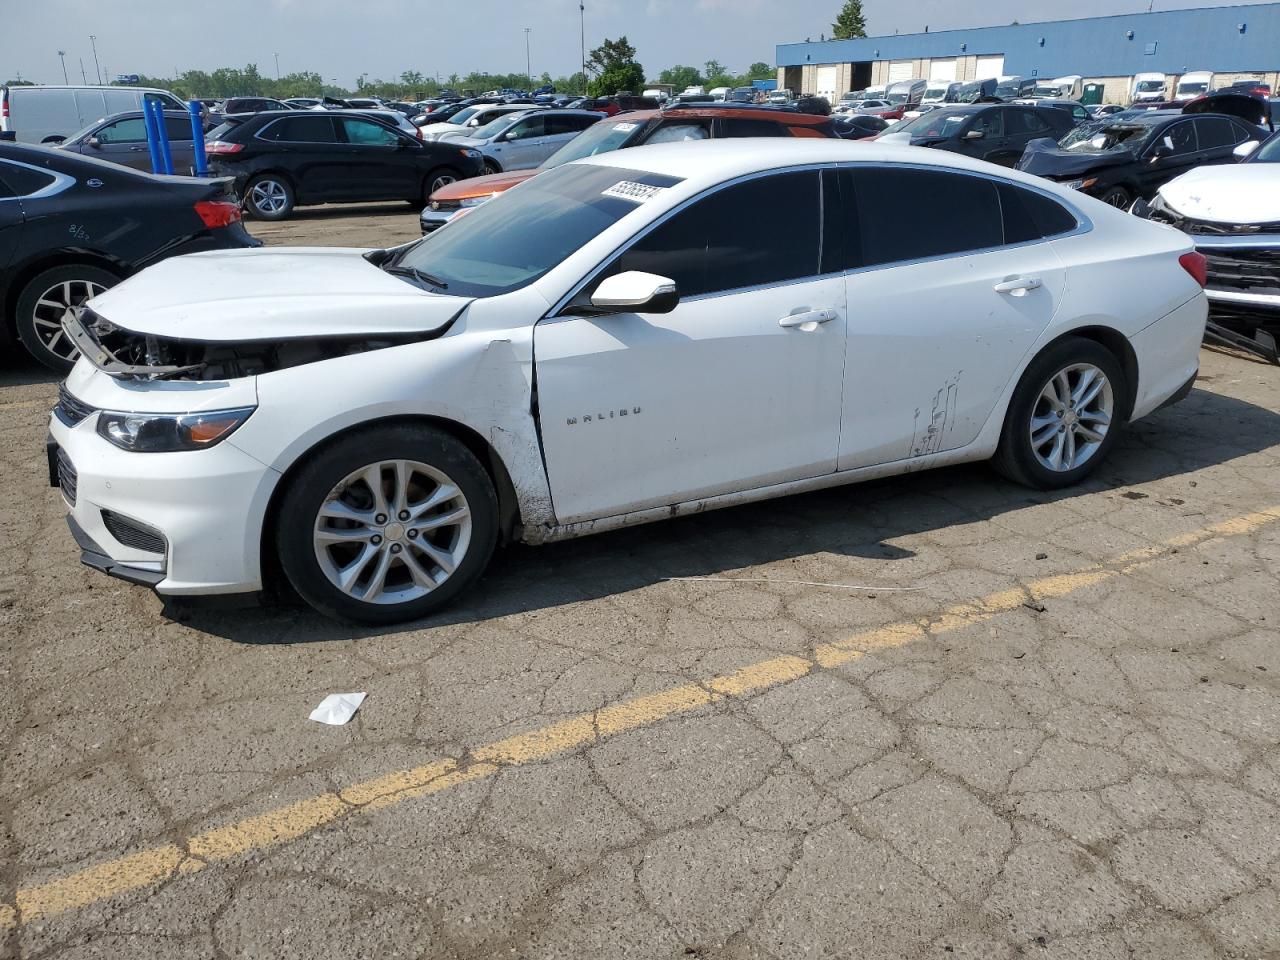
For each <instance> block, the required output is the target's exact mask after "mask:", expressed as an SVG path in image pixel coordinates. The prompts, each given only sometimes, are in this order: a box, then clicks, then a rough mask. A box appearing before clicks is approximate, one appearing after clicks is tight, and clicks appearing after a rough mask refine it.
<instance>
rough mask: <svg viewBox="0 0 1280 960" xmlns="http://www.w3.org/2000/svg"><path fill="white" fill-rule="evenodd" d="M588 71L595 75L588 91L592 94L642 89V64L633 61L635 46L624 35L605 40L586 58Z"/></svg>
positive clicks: (605, 95)
mask: <svg viewBox="0 0 1280 960" xmlns="http://www.w3.org/2000/svg"><path fill="white" fill-rule="evenodd" d="M587 70H588V71H590V72H591V73H594V74H595V79H594V80H592V81H591V84H590V88H589V89H590V91H591V95H592V96H593V97H607V96H610V95H611V94H615V93H619V92H621V91H624V90H629V91H630V92H631V93H639V92H640V91H641V90H643V89H644V67H642V66H640V64H639V63H637V62H636V48H635V47H633V46H632V45H631V43H630V41H628V40H627V38H626V37H619V38H618V39H617V40H608V39H606V40H605V41H604V43H602V44H600V46H598V47H596V48H595V49H594V50H592V51H591V55H590V56H588V57H587Z"/></svg>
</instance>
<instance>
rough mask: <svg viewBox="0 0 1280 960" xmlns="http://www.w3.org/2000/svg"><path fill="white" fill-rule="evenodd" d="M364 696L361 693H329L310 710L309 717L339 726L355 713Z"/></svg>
mask: <svg viewBox="0 0 1280 960" xmlns="http://www.w3.org/2000/svg"><path fill="white" fill-rule="evenodd" d="M364 698H365V695H364V694H363V693H331V694H329V695H328V696H327V697H325V698H324V699H323V700H321V701H320V706H318V707H316V708H315V709H314V710H312V711H311V719H312V720H317V721H319V722H320V723H327V724H330V725H332V726H335V727H340V726H342V725H343V724H344V723H346V722H347V721H348V720H350V719H351V718H352V717H354V716H355V715H356V711H357V710H359V709H360V704H362V703H364Z"/></svg>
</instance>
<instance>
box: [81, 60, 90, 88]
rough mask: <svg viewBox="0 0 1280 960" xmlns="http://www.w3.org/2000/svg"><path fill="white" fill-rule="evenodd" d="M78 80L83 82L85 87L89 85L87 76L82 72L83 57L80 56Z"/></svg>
mask: <svg viewBox="0 0 1280 960" xmlns="http://www.w3.org/2000/svg"><path fill="white" fill-rule="evenodd" d="M80 82H81V83H83V84H84V85H85V86H86V87H87V86H88V85H89V77H88V75H87V74H86V73H85V72H84V57H81V58H80Z"/></svg>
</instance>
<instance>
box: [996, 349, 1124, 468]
mask: <svg viewBox="0 0 1280 960" xmlns="http://www.w3.org/2000/svg"><path fill="white" fill-rule="evenodd" d="M1126 396H1127V393H1126V386H1125V381H1124V373H1123V371H1122V370H1121V368H1120V363H1119V362H1118V361H1117V360H1116V357H1115V355H1114V354H1112V353H1111V351H1110V350H1108V349H1107V348H1106V347H1103V346H1102V345H1101V344H1098V343H1095V342H1094V341H1092V340H1085V339H1083V338H1080V337H1067V338H1065V339H1063V340H1060V341H1058V342H1057V343H1055V344H1053V345H1051V346H1050V347H1049V348H1048V349H1047V350H1045V351H1044V352H1043V353H1042V354H1040V356H1038V357H1036V358H1035V360H1033V361H1032V362H1031V365H1030V366H1028V367H1027V371H1026V373H1024V374H1023V376H1022V380H1021V381H1020V382H1019V383H1018V388H1017V389H1016V390H1015V391H1014V393H1013V399H1012V400H1011V401H1010V403H1009V411H1008V413H1007V414H1006V415H1005V423H1004V431H1003V432H1002V434H1001V437H1000V446H999V448H998V449H997V450H996V455H995V459H994V460H993V461H992V462H993V465H994V466H995V467H996V469H997V470H999V471H1000V472H1001V473H1003V474H1004V475H1005V476H1007V477H1008V478H1009V479H1011V480H1014V481H1016V482H1018V483H1021V484H1023V485H1025V486H1028V487H1038V488H1040V489H1042V490H1051V489H1056V488H1059V487H1068V486H1071V485H1072V484H1074V483H1079V482H1080V481H1081V480H1083V479H1084V478H1085V477H1087V476H1088V475H1089V474H1091V473H1093V471H1094V470H1096V469H1097V468H1098V466H1099V465H1100V464H1101V463H1102V461H1103V460H1104V459H1105V458H1106V456H1107V453H1108V451H1109V450H1110V449H1111V446H1112V444H1114V443H1115V439H1116V436H1117V434H1118V432H1119V430H1120V427H1121V424H1122V422H1123V419H1124V416H1125V410H1124V409H1123V407H1124V399H1123V398H1124V397H1126Z"/></svg>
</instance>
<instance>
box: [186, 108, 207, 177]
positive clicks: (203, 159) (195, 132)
mask: <svg viewBox="0 0 1280 960" xmlns="http://www.w3.org/2000/svg"><path fill="white" fill-rule="evenodd" d="M187 112H188V113H190V114H191V146H192V148H193V152H194V153H195V161H196V176H197V177H207V176H208V175H209V158H208V156H207V155H206V154H205V152H204V120H203V112H204V111H203V110H202V108H201V105H200V101H199V100H188V101H187Z"/></svg>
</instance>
